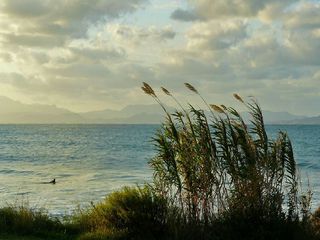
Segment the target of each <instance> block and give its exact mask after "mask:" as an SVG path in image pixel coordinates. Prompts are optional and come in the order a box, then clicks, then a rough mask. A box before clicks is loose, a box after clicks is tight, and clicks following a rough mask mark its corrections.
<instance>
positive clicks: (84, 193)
mask: <svg viewBox="0 0 320 240" xmlns="http://www.w3.org/2000/svg"><path fill="white" fill-rule="evenodd" d="M158 128H159V126H158V125H0V136H1V138H0V196H1V197H0V199H1V200H0V205H1V206H5V205H6V204H12V203H21V202H22V201H26V202H29V204H30V206H31V207H38V208H39V207H44V208H46V209H48V210H49V212H50V213H51V214H54V215H61V214H64V213H70V212H71V211H72V210H73V209H75V208H76V207H77V206H78V205H82V206H86V205H89V204H90V202H91V201H93V202H97V201H100V200H102V199H103V198H104V197H105V196H106V194H108V193H110V192H111V191H113V190H115V189H118V188H120V187H121V186H125V185H135V184H141V183H144V182H148V181H150V180H151V179H152V171H151V169H150V168H149V166H148V164H147V162H148V160H149V159H150V158H151V157H152V156H154V155H155V149H154V146H153V143H152V141H151V138H152V136H153V135H154V133H155V132H156V129H158ZM267 129H268V133H269V136H270V137H272V138H273V137H274V136H275V133H276V132H277V131H278V130H279V129H281V130H286V131H287V132H288V134H289V136H290V138H291V140H292V142H293V147H294V151H295V157H296V160H297V162H298V165H299V167H300V169H301V176H302V180H303V182H304V183H306V182H307V181H306V173H307V174H308V176H309V178H310V182H311V187H312V190H313V192H314V195H313V197H314V198H313V199H314V201H313V208H315V206H317V205H319V204H320V191H319V190H320V175H319V171H320V149H319V147H318V146H319V145H320V139H319V137H318V136H320V126H280V125H279V126H277V125H272V126H268V127H267ZM53 178H56V181H57V184H55V185H52V184H42V182H46V181H50V180H52V179H53Z"/></svg>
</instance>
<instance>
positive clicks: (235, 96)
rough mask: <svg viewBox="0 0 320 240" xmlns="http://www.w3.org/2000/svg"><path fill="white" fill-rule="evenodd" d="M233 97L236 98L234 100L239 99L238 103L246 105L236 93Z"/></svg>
mask: <svg viewBox="0 0 320 240" xmlns="http://www.w3.org/2000/svg"><path fill="white" fill-rule="evenodd" d="M233 96H234V98H235V99H237V100H238V101H240V102H242V103H244V101H243V100H242V98H241V97H240V96H239V95H238V94H236V93H234V94H233Z"/></svg>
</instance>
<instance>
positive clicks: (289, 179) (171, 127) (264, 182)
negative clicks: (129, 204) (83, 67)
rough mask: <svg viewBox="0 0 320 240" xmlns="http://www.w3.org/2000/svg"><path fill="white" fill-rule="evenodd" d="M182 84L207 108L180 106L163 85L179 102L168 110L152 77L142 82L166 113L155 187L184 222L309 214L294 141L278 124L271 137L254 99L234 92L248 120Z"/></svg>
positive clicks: (158, 140)
mask: <svg viewBox="0 0 320 240" xmlns="http://www.w3.org/2000/svg"><path fill="white" fill-rule="evenodd" d="M185 86H186V87H187V88H188V89H189V90H190V91H192V92H193V93H195V94H197V95H198V96H199V97H200V98H201V99H202V100H203V102H204V104H205V106H207V109H206V111H205V110H202V109H197V108H195V107H193V106H192V105H189V108H185V107H183V106H182V104H180V102H179V101H178V100H177V99H176V98H175V97H174V95H173V94H172V93H171V92H170V91H169V90H167V89H166V88H162V91H163V92H164V93H165V94H166V95H168V96H169V97H171V98H173V100H174V101H175V102H176V103H177V106H178V108H179V110H176V111H175V112H173V113H170V112H169V111H168V110H167V109H166V108H165V105H164V104H163V102H162V101H161V100H160V98H159V97H158V95H157V94H156V92H155V91H154V90H153V89H152V87H151V86H150V85H149V84H147V83H143V86H142V90H143V91H144V92H145V93H146V94H148V95H149V96H151V97H152V98H154V100H155V101H156V102H157V103H159V104H160V106H161V107H162V108H163V110H164V113H165V114H166V120H165V122H164V123H163V124H162V126H161V129H160V130H159V131H158V133H157V134H156V136H155V137H154V139H153V140H154V143H155V147H156V149H157V155H156V156H155V157H154V158H153V159H152V160H151V161H150V165H151V167H152V169H153V170H154V176H153V177H154V178H153V179H154V188H155V191H156V192H157V193H158V194H160V195H161V196H163V197H165V198H166V199H167V200H168V202H169V203H170V204H171V205H172V206H177V207H179V209H181V212H182V216H183V219H184V221H185V222H186V223H196V224H203V225H210V223H211V222H213V221H215V220H216V219H218V218H221V217H227V216H233V217H235V216H241V217H245V218H246V219H250V221H252V223H255V222H266V221H272V220H279V219H282V220H286V221H298V220H299V218H306V217H307V215H308V214H309V211H308V209H309V204H310V201H308V200H306V199H310V194H309V195H304V196H302V193H301V191H299V188H298V186H299V185H298V182H299V179H298V175H297V169H296V162H295V159H294V155H293V149H292V145H291V141H290V139H289V137H288V135H287V134H286V133H285V132H282V131H280V132H279V133H278V137H277V138H276V139H275V140H272V139H270V138H269V137H268V135H267V132H266V129H265V125H264V120H263V114H262V111H261V108H260V106H259V104H258V103H257V101H256V100H255V99H254V98H250V99H249V100H248V101H245V100H243V99H242V98H241V97H240V96H239V95H238V94H234V97H235V99H236V100H238V101H239V102H240V103H241V104H243V105H244V106H245V107H246V108H247V109H248V111H249V113H250V116H251V120H250V123H249V124H247V123H246V122H245V121H244V119H243V118H242V116H241V114H240V113H239V112H238V111H237V110H235V109H234V108H231V107H226V106H224V105H215V104H209V103H207V102H206V101H205V99H204V98H203V97H202V96H201V95H200V93H199V92H198V90H197V89H196V88H195V87H193V86H192V85H191V84H189V83H186V84H185Z"/></svg>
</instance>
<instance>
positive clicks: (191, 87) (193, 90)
mask: <svg viewBox="0 0 320 240" xmlns="http://www.w3.org/2000/svg"><path fill="white" fill-rule="evenodd" d="M184 85H185V86H186V87H187V88H188V89H189V90H190V91H192V92H194V93H197V94H198V91H197V89H195V87H194V86H192V85H191V84H190V83H184Z"/></svg>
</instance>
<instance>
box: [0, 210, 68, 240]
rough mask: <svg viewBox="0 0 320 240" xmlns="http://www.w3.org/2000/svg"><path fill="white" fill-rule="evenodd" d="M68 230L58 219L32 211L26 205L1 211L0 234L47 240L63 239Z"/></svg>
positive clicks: (44, 213) (38, 211) (39, 211)
mask: <svg viewBox="0 0 320 240" xmlns="http://www.w3.org/2000/svg"><path fill="white" fill-rule="evenodd" d="M65 231H66V229H65V228H64V226H63V224H62V223H61V222H60V221H59V220H58V219H52V218H50V217H49V216H48V214H47V213H46V212H45V211H44V210H41V209H40V210H39V209H37V210H36V209H31V208H30V207H28V206H27V205H26V204H22V205H20V206H8V207H5V208H1V209H0V234H2V235H3V234H7V233H15V234H18V235H32V236H39V237H46V238H47V239H51V238H55V237H57V236H59V238H60V239H62V238H63V235H64V233H65Z"/></svg>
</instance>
